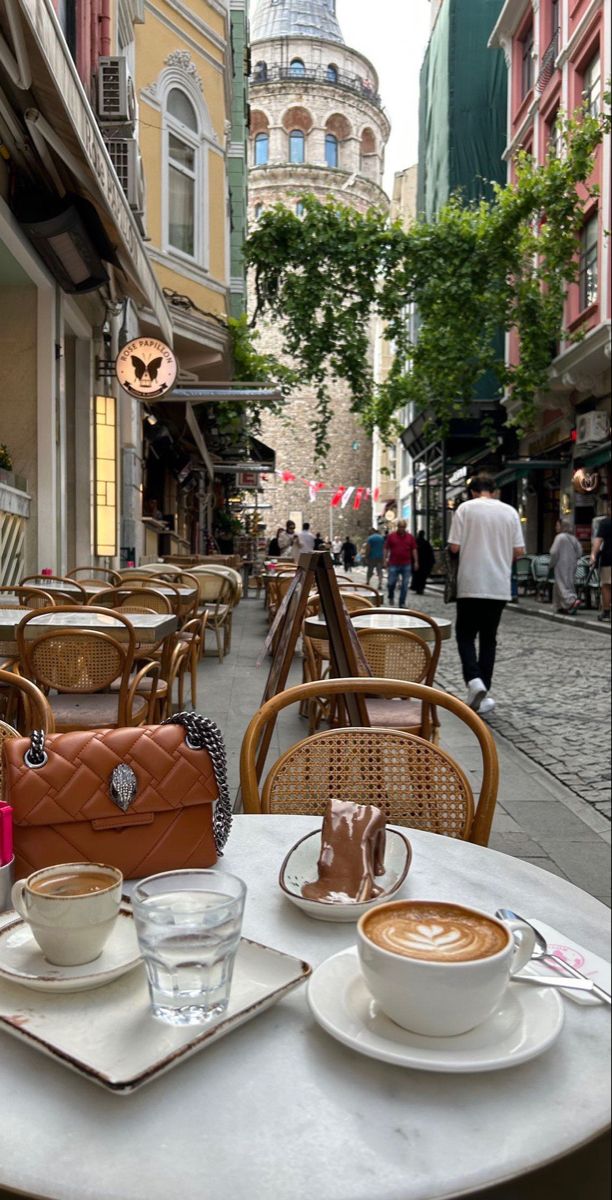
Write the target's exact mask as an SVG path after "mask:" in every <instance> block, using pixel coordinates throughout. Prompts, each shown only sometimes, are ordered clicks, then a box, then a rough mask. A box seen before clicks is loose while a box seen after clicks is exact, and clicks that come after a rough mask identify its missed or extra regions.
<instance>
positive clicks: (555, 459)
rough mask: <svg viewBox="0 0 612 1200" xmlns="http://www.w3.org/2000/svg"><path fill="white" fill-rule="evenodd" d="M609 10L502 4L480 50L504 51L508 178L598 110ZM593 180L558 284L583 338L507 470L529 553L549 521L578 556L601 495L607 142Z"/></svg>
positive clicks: (512, 339) (569, 322) (547, 532)
mask: <svg viewBox="0 0 612 1200" xmlns="http://www.w3.org/2000/svg"><path fill="white" fill-rule="evenodd" d="M611 8H612V0H506V3H505V4H504V7H503V9H502V11H501V13H500V16H499V19H498V21H497V24H496V26H495V29H494V30H493V33H492V35H491V39H490V43H489V44H490V46H491V47H501V48H502V49H503V51H504V54H505V57H506V63H507V65H508V71H509V84H510V86H509V89H508V138H507V145H506V150H505V157H506V159H507V162H508V178H509V179H512V178H513V172H514V167H513V158H514V155H515V153H516V151H517V150H518V149H519V148H520V147H523V148H524V149H526V150H528V151H529V152H530V153H531V154H533V155H534V157H535V159H536V161H538V162H544V161H545V159H546V155H547V153H548V152H549V149H550V147H551V145H553V146H554V145H555V144H558V128H559V125H558V115H559V113H560V112H561V111H564V112H569V113H571V112H573V111H574V110H575V109H577V108H578V107H579V106H580V105H581V104H582V103H585V102H586V103H587V104H588V106H589V108H590V110H591V111H592V112H593V113H596V112H599V111H601V106H602V104H603V92H604V88H605V81H606V80H608V79H609V78H610V75H611V74H612V67H611V56H610V44H611ZM593 182H594V183H597V184H598V185H599V188H600V195H599V196H598V197H597V198H592V197H587V194H586V191H585V192H584V195H583V196H582V200H583V224H582V233H581V243H580V273H579V280H578V282H576V283H575V284H572V285H571V286H570V287H569V289H568V293H567V299H566V309H565V327H566V329H567V330H568V332H569V333H570V334H573V333H576V332H578V331H581V332H583V333H584V337H583V339H582V340H581V341H580V342H578V343H576V342H572V341H569V340H565V341H562V342H561V344H560V346H559V347H558V350H559V352H558V354H557V356H556V358H555V359H554V360H553V362H552V364H551V369H550V377H549V387H548V389H547V391H546V392H545V393H544V394H542V395H541V396H540V398H539V412H538V422H537V427H536V429H535V430H533V431H532V432H531V433H530V434H529V435H528V436H526V437H525V438H524V439H523V441H522V443H521V447H520V449H521V460H523V459H524V460H525V461H524V466H522V467H521V466H517V468H516V470H517V503H518V504H519V509H520V511H521V518H522V520H523V523H524V525H525V532H526V539H527V548H528V550H529V551H530V552H541V551H545V550H547V549H548V547H549V545H550V541H549V539H550V540H552V533H553V528H554V522H555V520H556V519H557V517H558V516H559V515H564V516H570V517H573V519H574V521H575V523H576V528H577V535H578V537H579V538H581V540H582V541H583V543H584V545H585V549H586V547H587V546H588V543H589V539H590V527H591V524H592V521H593V520H594V519H595V518H596V517H597V516H598V515H600V514H601V513H602V512H603V511H604V510H605V505H606V502H607V500H608V499H609V497H610V490H611V481H610V424H609V417H610V317H611V296H610V237H609V233H608V232H607V231H609V230H610V229H611V228H612V211H611V188H610V139H609V138H607V139H606V141H605V142H604V144H603V145H602V146H601V147H600V148H599V150H598V152H597V158H596V163H595V168H594V172H593ZM506 353H507V356H508V361H510V362H516V361H517V356H518V354H519V353H520V347H519V345H518V340H517V338H516V336H514V335H510V336H509V338H508V339H507V346H506ZM508 404H509V406H511V401H509V402H508ZM510 411H511V407H510ZM530 464H532V465H531V466H530ZM579 466H585V467H587V468H588V469H589V471H591V472H592V473H593V483H594V484H596V486H594V487H593V490H592V491H591V492H590V493H588V494H584V493H577V492H576V491H575V490H574V487H573V486H572V480H573V475H574V471H575V470H576V468H577V467H579ZM528 468H529V469H528ZM595 477H596V478H595Z"/></svg>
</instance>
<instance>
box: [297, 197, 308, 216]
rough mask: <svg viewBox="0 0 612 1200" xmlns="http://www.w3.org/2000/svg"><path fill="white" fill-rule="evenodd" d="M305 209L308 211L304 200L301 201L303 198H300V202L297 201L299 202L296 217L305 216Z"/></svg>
mask: <svg viewBox="0 0 612 1200" xmlns="http://www.w3.org/2000/svg"><path fill="white" fill-rule="evenodd" d="M305 211H306V210H305V208H304V205H303V204H302V201H301V200H298V202H297V204H296V206H295V215H296V217H303V216H304V213H305Z"/></svg>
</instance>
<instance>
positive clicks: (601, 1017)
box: [0, 815, 610, 1200]
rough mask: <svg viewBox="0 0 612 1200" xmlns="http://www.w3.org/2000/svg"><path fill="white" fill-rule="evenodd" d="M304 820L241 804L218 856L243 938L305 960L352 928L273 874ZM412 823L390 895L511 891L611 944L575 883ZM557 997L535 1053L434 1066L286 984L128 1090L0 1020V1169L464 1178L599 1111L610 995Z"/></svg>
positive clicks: (310, 1191)
mask: <svg viewBox="0 0 612 1200" xmlns="http://www.w3.org/2000/svg"><path fill="white" fill-rule="evenodd" d="M316 827H317V821H316V820H315V819H313V818H312V817H289V816H246V815H245V816H237V817H236V818H235V820H234V827H233V829H232V832H231V835H230V840H229V842H228V845H227V848H226V852H225V855H224V857H223V859H222V860H221V861H220V869H221V870H228V871H232V872H234V873H236V874H238V875H240V876H242V877H243V878H244V879H245V880H246V882H247V885H248V896H247V904H246V912H245V919H244V927H243V933H244V934H245V936H246V937H249V938H252V939H254V940H257V941H259V942H264V943H266V944H267V945H269V946H273V947H275V948H277V949H279V950H284V951H286V952H288V953H290V954H294V955H297V956H299V957H300V958H303V959H306V961H307V962H309V963H311V964H312V965H313V966H316V965H317V964H319V963H320V962H322V961H323V960H324V959H325V958H327V957H328V956H329V955H332V954H335V953H336V952H337V951H339V950H342V949H344V948H346V947H348V946H350V945H352V944H353V943H354V940H355V931H354V926H352V925H341V924H328V923H324V922H319V921H315V920H312V919H311V918H309V917H307V916H306V915H304V913H302V912H301V911H300V910H298V909H296V908H295V907H294V906H293V905H292V904H291V903H290V902H289V901H288V900H286V899H285V898H284V897H283V896H282V894H281V892H280V890H279V888H278V884H277V878H278V871H279V868H280V865H281V863H282V861H283V858H284V856H285V853H286V851H287V850H288V848H289V847H290V846H291V845H293V844H294V843H295V842H296V841H297V840H298V839H299V838H300V837H302V836H303V835H304V834H305V833H307V832H309V831H310V830H312V829H313V828H316ZM409 837H410V840H411V842H412V846H413V854H414V857H413V865H412V868H411V871H410V873H409V875H408V877H407V880H406V882H405V884H404V888H403V894H404V895H407V896H413V897H421V898H423V897H424V898H431V897H436V898H438V899H443V900H444V899H446V900H457V901H464V902H466V903H471V904H474V905H476V906H477V907H481V908H484V909H485V910H486V911H490V912H492V911H494V910H495V909H496V908H497V907H498V906H500V905H503V906H508V907H516V908H517V909H518V910H519V911H520V912H522V913H524V914H525V915H526V916H528V917H531V918H532V919H534V920H535V919H536V918H539V919H540V920H542V921H545V922H546V923H548V924H550V925H552V926H554V927H555V928H556V929H558V930H561V931H563V932H564V933H565V934H566V935H567V936H568V938H573V939H575V940H576V941H578V942H580V943H581V944H582V945H583V946H586V947H588V948H589V949H591V950H593V951H594V952H596V953H599V954H601V955H604V956H605V955H607V953H608V950H609V938H610V913H609V911H608V909H607V908H605V907H604V906H603V905H602V904H600V903H599V902H598V901H597V900H594V899H593V898H592V897H591V896H589V895H587V894H586V893H585V892H583V891H580V890H579V889H578V888H576V887H574V886H573V885H572V884H569V883H567V882H565V881H564V880H561V879H558V878H557V877H556V876H554V875H550V874H548V873H547V872H545V871H542V870H540V869H539V868H537V867H533V866H531V865H530V864H527V863H524V862H521V861H520V860H519V859H516V858H511V857H508V856H506V855H503V854H499V853H497V852H495V851H493V850H487V849H485V848H483V847H479V846H474V845H471V844H469V843H466V842H459V841H452V840H450V839H448V838H444V837H439V836H437V835H435V834H429V833H422V832H418V831H414V832H413V831H410V832H409ZM0 986H1V985H0ZM563 1004H564V1009H565V1024H564V1027H563V1029H562V1031H561V1034H560V1036H559V1038H558V1040H557V1041H556V1042H555V1044H554V1045H553V1046H552V1047H551V1048H550V1049H549V1050H548V1051H547V1052H546V1053H544V1054H542V1055H541V1056H540V1057H538V1058H535V1059H533V1060H531V1061H530V1062H526V1063H524V1064H523V1065H521V1066H517V1067H514V1068H509V1069H506V1070H500V1071H493V1072H491V1073H485V1074H466V1075H463V1074H461V1075H446V1074H430V1073H426V1072H420V1071H415V1070H408V1069H405V1068H402V1067H396V1066H391V1065H388V1064H386V1063H383V1062H379V1061H376V1060H373V1059H370V1058H365V1057H363V1056H361V1055H360V1054H357V1053H355V1052H354V1051H353V1050H351V1049H349V1048H348V1047H345V1046H343V1045H341V1044H339V1043H338V1042H336V1041H334V1040H333V1039H332V1038H331V1037H329V1036H328V1035H327V1034H326V1033H325V1032H324V1031H323V1030H322V1029H321V1028H320V1027H319V1026H318V1025H317V1024H316V1022H315V1021H314V1019H313V1017H312V1016H311V1014H310V1011H309V1008H308V1004H307V998H306V988H305V987H300V988H299V989H298V990H297V991H295V992H292V993H291V994H290V995H288V996H286V997H284V998H283V999H282V1000H281V1001H280V1002H279V1003H277V1004H276V1005H275V1006H274V1007H273V1008H271V1009H269V1010H268V1011H267V1012H264V1013H263V1014H261V1015H260V1016H258V1017H256V1018H254V1019H253V1020H252V1021H250V1022H249V1023H247V1024H245V1025H243V1026H241V1027H240V1028H239V1029H236V1030H235V1031H234V1032H232V1033H230V1034H229V1035H228V1036H227V1037H225V1038H223V1039H221V1040H219V1041H218V1042H216V1043H215V1044H214V1045H211V1046H209V1047H208V1049H204V1050H202V1051H201V1052H199V1053H198V1054H196V1055H195V1056H194V1057H192V1058H190V1059H189V1060H187V1061H185V1062H183V1063H182V1064H181V1065H179V1066H177V1067H175V1068H174V1069H173V1070H171V1071H169V1072H168V1073H167V1074H165V1075H162V1076H161V1077H160V1078H158V1079H157V1080H155V1081H154V1082H151V1083H149V1084H148V1085H146V1086H145V1087H143V1088H142V1089H141V1090H139V1091H137V1092H134V1093H133V1094H132V1095H130V1096H126V1097H123V1098H120V1097H118V1096H114V1095H112V1094H108V1093H106V1092H104V1091H102V1090H101V1089H99V1088H98V1087H96V1086H95V1084H93V1083H90V1082H88V1081H87V1080H85V1079H82V1078H81V1077H79V1076H77V1075H75V1074H73V1073H71V1072H70V1071H69V1070H67V1069H66V1068H64V1067H63V1066H61V1065H60V1064H57V1063H55V1062H53V1061H51V1060H49V1059H47V1058H45V1057H44V1056H43V1055H41V1054H39V1053H37V1052H36V1051H34V1050H33V1049H31V1048H30V1047H29V1046H28V1045H26V1044H24V1043H22V1042H18V1041H16V1040H14V1039H13V1038H12V1037H10V1036H8V1035H6V1034H5V1033H4V1032H2V1033H0V1095H1V1096H2V1097H3V1104H2V1119H1V1120H0V1187H5V1188H7V1189H9V1190H10V1189H15V1191H17V1192H19V1193H20V1194H21V1193H23V1194H25V1195H26V1196H36V1197H42V1198H43V1200H59V1198H60V1197H61V1200H84V1198H85V1197H87V1200H128V1198H129V1200H169V1197H179V1196H180V1197H181V1200H219V1197H226V1198H227V1200H272V1198H273V1200H301V1198H302V1197H306V1196H320V1197H322V1198H324V1200H440V1198H441V1197H450V1196H458V1195H464V1194H465V1193H466V1192H470V1191H472V1190H476V1189H479V1188H483V1187H486V1186H487V1185H491V1184H494V1183H497V1182H499V1181H501V1180H504V1179H510V1178H512V1177H514V1176H518V1175H521V1174H523V1173H525V1172H528V1171H530V1170H532V1169H535V1168H536V1167H538V1166H540V1165H543V1164H545V1163H547V1162H550V1161H552V1160H554V1159H556V1158H558V1157H561V1156H563V1155H565V1154H567V1153H569V1152H570V1151H571V1150H573V1149H575V1148H577V1147H579V1146H581V1145H583V1144H585V1143H586V1142H588V1141H589V1140H591V1139H593V1138H595V1137H596V1136H597V1135H598V1134H600V1133H601V1132H602V1131H603V1130H604V1129H605V1127H606V1124H607V1122H608V1119H609V1067H608V1049H609V1031H610V1022H609V1011H608V1010H607V1009H605V1008H604V1007H603V1006H593V1007H580V1006H579V1005H577V1004H575V1003H573V1002H572V1001H571V1000H563ZM91 1036H92V1038H95V1037H96V1029H95V1024H94V1025H92V1030H91Z"/></svg>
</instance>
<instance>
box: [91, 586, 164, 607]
mask: <svg viewBox="0 0 612 1200" xmlns="http://www.w3.org/2000/svg"><path fill="white" fill-rule="evenodd" d="M167 586H169V585H168V584H166V583H164V587H167ZM176 595H177V596H178V592H176ZM89 603H90V605H96V604H101V605H103V606H104V607H105V608H117V609H120V610H121V609H126V608H132V609H133V611H136V610H134V607H133V606H134V605H136V606H137V607H140V606H143V611H148V612H154V613H171V612H172V604H171V602H170V600H169V599H168V597H167V596H164V595H162V593H161V592H158V591H156V590H155V587H154V585H153V584H151V586H148V582H147V586H146V587H145V586H141V585H140V584H138V583H122V584H121V585H120V586H119V587H115V588H106V589H105V590H104V591H102V592H98V594H97V596H92V598H91V600H90V602H89Z"/></svg>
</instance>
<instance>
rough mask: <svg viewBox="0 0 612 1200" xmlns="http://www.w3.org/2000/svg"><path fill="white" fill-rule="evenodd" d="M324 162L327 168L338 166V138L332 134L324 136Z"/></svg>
mask: <svg viewBox="0 0 612 1200" xmlns="http://www.w3.org/2000/svg"><path fill="white" fill-rule="evenodd" d="M325 162H326V163H327V166H328V167H337V166H338V138H337V137H335V135H334V134H333V133H326V134H325Z"/></svg>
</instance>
